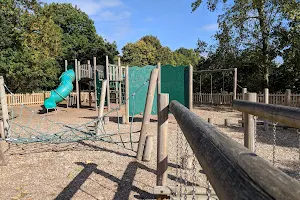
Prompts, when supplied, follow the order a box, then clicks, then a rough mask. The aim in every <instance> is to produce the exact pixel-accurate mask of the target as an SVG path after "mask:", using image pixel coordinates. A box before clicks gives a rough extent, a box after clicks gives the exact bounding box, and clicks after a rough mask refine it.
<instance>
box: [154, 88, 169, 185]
mask: <svg viewBox="0 0 300 200" xmlns="http://www.w3.org/2000/svg"><path fill="white" fill-rule="evenodd" d="M158 99H159V104H158V106H159V108H158V110H159V113H158V124H157V126H158V135H157V179H156V185H157V186H165V185H167V175H168V174H167V169H168V113H169V109H168V106H169V94H158Z"/></svg>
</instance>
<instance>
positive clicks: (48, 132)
mask: <svg viewBox="0 0 300 200" xmlns="http://www.w3.org/2000/svg"><path fill="white" fill-rule="evenodd" d="M148 83H149V79H148V80H147V81H145V82H144V83H143V84H142V85H141V86H140V87H139V88H138V89H137V90H136V91H135V92H134V93H133V94H132V95H131V96H130V97H129V98H128V99H123V101H122V103H121V104H119V105H117V107H115V108H113V109H112V110H111V111H110V112H108V113H106V114H104V115H103V116H102V117H100V118H98V117H95V118H94V119H91V120H89V121H88V122H85V123H82V121H81V123H80V120H78V123H76V120H74V122H72V123H74V124H69V123H64V122H63V120H61V121H56V120H53V117H50V115H48V114H44V113H43V112H42V111H36V110H32V108H31V107H29V106H26V105H24V104H22V103H21V101H20V99H17V98H16V97H15V95H14V94H13V93H12V92H11V91H10V90H9V88H8V87H7V86H6V85H4V87H5V89H6V91H7V92H8V93H10V94H11V95H12V96H13V102H15V103H20V104H21V106H12V107H10V108H9V110H10V113H9V120H8V126H9V127H8V130H7V131H6V133H7V135H6V141H7V142H10V143H17V144H22V143H38V142H39V143H68V142H78V141H82V140H91V141H105V142H111V143H115V144H117V145H121V146H123V147H125V144H126V143H128V142H125V141H124V139H123V137H122V135H124V134H130V141H129V143H130V149H131V150H133V140H132V133H133V128H132V125H133V121H134V115H132V117H131V123H130V128H129V129H130V131H129V132H128V131H125V129H127V130H128V126H126V127H121V120H120V117H121V116H122V115H120V108H121V107H122V106H123V105H125V103H126V102H127V101H129V100H130V101H133V102H134V101H135V95H136V94H137V93H138V92H139V90H140V89H141V88H143V87H145V86H147V84H148ZM1 98H6V97H1ZM18 101H19V102H18ZM56 112H57V111H56ZM132 112H133V113H134V109H133V111H132ZM112 115H113V116H116V117H117V122H116V123H117V128H114V129H111V128H107V127H106V125H105V123H104V118H105V117H107V116H112ZM55 118H59V113H56V116H55Z"/></svg>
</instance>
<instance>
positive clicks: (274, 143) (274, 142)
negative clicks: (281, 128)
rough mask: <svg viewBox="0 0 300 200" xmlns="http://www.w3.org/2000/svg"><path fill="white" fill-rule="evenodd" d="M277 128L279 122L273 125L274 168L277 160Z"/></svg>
mask: <svg viewBox="0 0 300 200" xmlns="http://www.w3.org/2000/svg"><path fill="white" fill-rule="evenodd" d="M276 126H277V122H276V123H273V166H275V159H276Z"/></svg>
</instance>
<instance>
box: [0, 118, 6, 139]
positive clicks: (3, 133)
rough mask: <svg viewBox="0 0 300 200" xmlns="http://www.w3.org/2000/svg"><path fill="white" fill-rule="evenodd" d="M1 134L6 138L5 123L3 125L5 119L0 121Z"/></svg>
mask: <svg viewBox="0 0 300 200" xmlns="http://www.w3.org/2000/svg"><path fill="white" fill-rule="evenodd" d="M0 131H1V132H0V136H1V138H2V139H5V131H4V125H3V121H0Z"/></svg>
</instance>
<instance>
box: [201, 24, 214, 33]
mask: <svg viewBox="0 0 300 200" xmlns="http://www.w3.org/2000/svg"><path fill="white" fill-rule="evenodd" d="M200 29H201V30H203V31H216V30H218V24H217V23H214V24H207V25H204V26H202V27H201V28H200Z"/></svg>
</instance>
